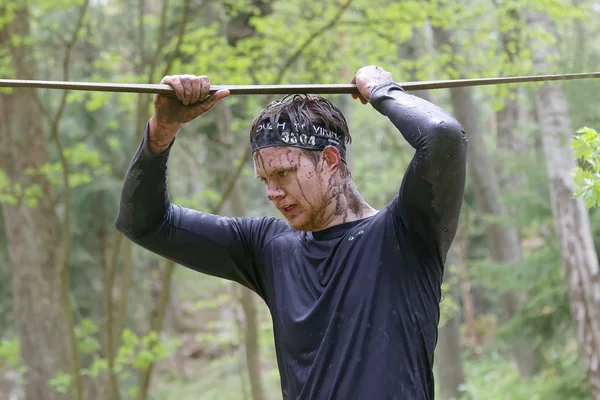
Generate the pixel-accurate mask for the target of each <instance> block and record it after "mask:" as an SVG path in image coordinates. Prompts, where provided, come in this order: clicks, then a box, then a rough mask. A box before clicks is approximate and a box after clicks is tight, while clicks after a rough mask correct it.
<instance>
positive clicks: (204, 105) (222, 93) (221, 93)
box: [194, 89, 230, 114]
mask: <svg viewBox="0 0 600 400" xmlns="http://www.w3.org/2000/svg"><path fill="white" fill-rule="evenodd" d="M229 94H230V92H229V89H219V90H217V91H216V92H215V93H213V94H212V95H211V96H210V97H208V98H207V99H205V100H203V101H201V102H200V103H198V104H197V105H195V106H194V109H195V111H197V112H198V114H203V113H205V112H207V111H208V110H210V109H211V108H213V107H214V105H215V104H217V103H218V102H219V101H221V100H223V99H224V98H225V97H227V96H229Z"/></svg>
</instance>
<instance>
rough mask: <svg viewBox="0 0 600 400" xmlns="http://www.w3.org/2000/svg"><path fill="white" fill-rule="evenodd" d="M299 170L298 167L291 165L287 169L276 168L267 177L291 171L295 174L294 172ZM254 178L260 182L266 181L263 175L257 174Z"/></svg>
mask: <svg viewBox="0 0 600 400" xmlns="http://www.w3.org/2000/svg"><path fill="white" fill-rule="evenodd" d="M297 169H298V167H297V166H296V165H290V166H289V167H285V168H283V167H282V168H275V169H273V171H271V173H270V174H266V175H267V176H273V175H275V174H276V173H278V172H280V171H290V172H293V171H296V170H297ZM254 177H255V178H256V179H259V180H263V179H265V178H264V177H262V176H261V175H257V174H254Z"/></svg>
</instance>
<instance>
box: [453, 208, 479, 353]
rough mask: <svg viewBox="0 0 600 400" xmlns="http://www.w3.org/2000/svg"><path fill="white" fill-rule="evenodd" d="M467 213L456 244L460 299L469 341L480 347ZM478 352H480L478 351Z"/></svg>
mask: <svg viewBox="0 0 600 400" xmlns="http://www.w3.org/2000/svg"><path fill="white" fill-rule="evenodd" d="M466 217H467V216H466V215H465V213H463V214H462V220H461V225H462V226H461V229H462V231H459V232H458V235H457V237H456V239H454V242H455V243H456V244H455V245H454V251H455V253H456V263H457V265H458V285H459V287H460V297H461V300H462V308H463V313H464V315H463V319H464V323H465V327H466V331H467V340H468V343H469V345H471V346H475V347H476V346H478V345H479V343H480V340H479V335H478V333H477V324H476V311H475V299H474V298H473V295H472V294H471V280H470V279H469V265H468V263H469V261H468V255H467V251H468V248H467V247H468V244H469V236H468V235H469V219H468V218H466ZM476 351H479V350H478V349H476Z"/></svg>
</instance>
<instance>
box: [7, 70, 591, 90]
mask: <svg viewBox="0 0 600 400" xmlns="http://www.w3.org/2000/svg"><path fill="white" fill-rule="evenodd" d="M593 78H600V72H590V73H576V74H558V75H533V76H511V77H502V78H478V79H456V80H438V81H423V82H398V84H399V85H401V86H402V87H403V88H404V90H407V91H410V90H426V89H447V88H456V87H465V86H484V85H501V84H509V83H523V82H543V81H562V80H573V79H593ZM3 87H4V88H23V87H25V88H40V89H62V90H83V91H96V92H121V93H158V94H162V95H173V88H172V87H171V86H170V85H164V84H131V83H96V82H63V81H38V80H13V79H0V88H3ZM225 88H226V89H229V91H230V93H231V94H232V95H256V94H258V95H261V94H295V93H298V94H316V93H319V94H352V93H358V89H357V88H356V85H354V84H322V85H319V84H316V85H313V84H307V85H212V86H211V87H210V93H211V94H212V93H214V92H216V91H217V90H219V89H225Z"/></svg>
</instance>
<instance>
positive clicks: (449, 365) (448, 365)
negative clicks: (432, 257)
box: [435, 241, 465, 400]
mask: <svg viewBox="0 0 600 400" xmlns="http://www.w3.org/2000/svg"><path fill="white" fill-rule="evenodd" d="M457 245H458V244H457V242H456V241H455V243H454V244H453V245H452V247H451V248H450V251H449V253H448V261H447V262H446V268H447V269H446V271H447V272H446V274H445V279H444V280H446V281H448V280H449V279H450V280H451V279H452V278H453V277H454V276H455V274H454V273H453V272H451V271H453V268H451V267H459V266H458V264H459V263H460V257H459V254H458V250H457V248H456V246H457ZM459 268H460V267H459ZM457 289H458V287H457V285H456V284H452V283H451V286H450V288H449V290H448V294H449V296H448V297H450V298H451V299H452V300H453V301H454V302H456V303H458V302H459V295H458V290H457ZM435 359H436V361H435V368H436V377H437V383H438V387H439V392H438V398H439V399H440V400H450V399H459V398H460V397H461V394H462V392H461V387H462V386H463V385H464V384H465V372H464V369H463V363H462V352H461V346H460V313H459V312H458V311H457V312H456V313H455V314H454V316H453V317H452V318H450V319H449V320H447V321H446V323H445V324H444V325H443V326H440V327H439V333H438V342H437V346H436V350H435Z"/></svg>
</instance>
